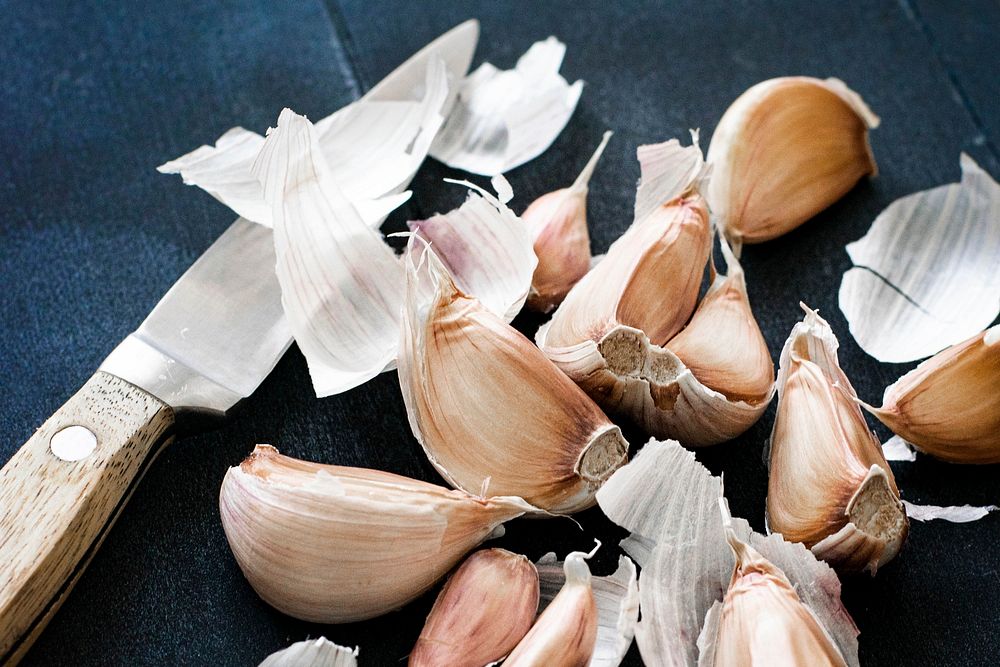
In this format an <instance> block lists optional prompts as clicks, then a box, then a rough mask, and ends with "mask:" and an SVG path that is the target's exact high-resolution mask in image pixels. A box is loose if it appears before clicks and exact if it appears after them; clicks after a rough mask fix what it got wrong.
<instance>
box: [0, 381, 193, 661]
mask: <svg viewBox="0 0 1000 667" xmlns="http://www.w3.org/2000/svg"><path fill="white" fill-rule="evenodd" d="M173 423H174V412H173V410H172V409H171V408H170V406H168V405H167V404H166V403H164V402H162V401H161V400H159V399H158V398H156V397H155V396H152V395H151V394H148V393H146V392H145V391H143V390H141V389H139V388H138V387H136V386H134V385H131V384H129V383H128V382H125V381H124V380H122V379H120V378H118V377H115V376H114V375H110V374H108V373H104V372H102V371H98V372H97V373H95V374H94V376H93V377H91V378H90V380H88V381H87V383H86V384H85V385H83V388H82V389H80V391H78V392H77V393H76V395H74V396H73V397H72V398H71V399H69V401H67V402H66V404H65V405H63V406H62V407H61V408H59V410H58V411H56V413H55V414H54V415H52V416H51V417H50V418H49V419H48V420H47V421H46V422H45V423H44V424H42V427H41V428H39V429H38V430H37V431H35V434H34V435H32V436H31V438H30V439H29V440H28V441H27V442H26V443H25V444H24V445H23V446H22V447H21V449H20V450H18V452H17V453H16V454H14V456H13V457H12V458H11V459H10V461H9V462H8V463H7V465H5V466H4V467H3V469H2V470H0V665H7V664H16V663H17V662H18V661H19V660H20V659H21V658H22V657H23V655H24V653H25V652H26V651H27V650H28V648H30V646H31V644H32V643H33V642H34V640H35V639H36V638H37V637H38V635H39V633H41V631H42V629H44V627H45V625H46V624H47V623H48V622H49V620H50V619H51V618H52V615H53V614H55V612H56V611H57V610H58V609H59V607H60V605H62V603H63V601H64V600H65V599H66V596H67V595H68V594H69V592H70V590H71V589H72V588H73V585H74V584H76V581H77V579H79V577H80V574H81V573H82V572H83V570H84V568H85V567H86V566H87V564H88V563H89V562H90V559H91V558H92V557H93V555H94V552H95V551H96V550H97V548H98V547H99V546H100V545H101V542H102V541H103V540H104V538H105V536H106V535H107V533H108V531H109V530H110V528H111V526H112V524H114V521H115V519H117V518H118V514H119V513H120V512H121V510H122V508H123V507H124V505H125V503H126V502H127V501H128V499H129V497H130V496H131V495H132V492H133V491H134V489H135V486H136V484H137V483H138V481H139V479H140V478H141V477H142V475H143V473H145V471H146V469H147V468H148V466H149V464H150V463H152V461H153V459H154V458H155V457H156V455H157V454H158V453H159V452H160V450H161V449H162V448H163V445H165V444H167V442H169V441H170V439H172V436H171V435H170V432H171V430H172V429H171V426H172V424H173Z"/></svg>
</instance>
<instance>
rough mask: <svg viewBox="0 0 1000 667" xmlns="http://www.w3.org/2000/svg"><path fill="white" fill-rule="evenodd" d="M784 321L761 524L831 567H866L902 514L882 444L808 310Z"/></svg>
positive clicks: (899, 535) (892, 551) (896, 541)
mask: <svg viewBox="0 0 1000 667" xmlns="http://www.w3.org/2000/svg"><path fill="white" fill-rule="evenodd" d="M803 308H804V309H805V311H806V316H805V318H804V320H803V321H802V322H800V323H798V324H796V325H795V327H793V329H792V332H791V335H790V336H789V338H788V340H787V341H786V343H785V347H784V349H783V350H782V355H781V362H780V369H779V372H778V411H777V415H776V416H775V421H774V427H773V430H772V433H771V439H770V453H769V459H770V460H769V468H770V474H769V478H768V497H767V516H768V525H769V527H770V529H771V530H774V531H777V532H780V533H781V534H782V535H784V536H785V537H786V538H787V539H790V540H792V541H796V542H802V543H804V544H805V545H806V546H808V547H810V548H811V549H812V550H813V552H814V553H815V554H816V555H817V557H819V558H823V559H824V560H827V561H828V562H830V563H831V564H833V565H834V566H835V567H837V568H838V569H842V570H845V571H859V570H862V569H868V570H870V571H871V572H872V574H874V573H875V571H876V570H877V568H878V567H880V566H882V565H884V564H885V563H886V562H888V561H889V560H891V559H892V558H893V557H894V556H895V555H896V553H897V552H898V551H899V549H900V547H901V546H902V543H903V540H904V539H905V537H906V533H907V528H908V523H907V520H906V513H905V511H904V509H903V506H902V504H901V503H900V502H899V490H898V489H897V487H896V483H895V480H894V478H893V475H892V471H891V469H890V468H889V465H888V464H887V463H886V461H885V457H884V456H883V454H882V448H881V445H880V444H879V442H878V440H877V439H876V438H875V435H874V434H873V433H872V432H871V430H869V428H868V425H867V424H866V423H865V419H864V416H863V414H862V412H861V409H860V407H859V406H858V400H857V395H856V394H855V393H854V388H853V387H852V386H851V383H850V381H849V380H848V379H847V377H846V375H844V373H843V371H842V370H841V369H840V366H839V363H838V361H837V347H838V343H837V340H836V337H835V336H834V335H833V331H832V330H831V329H830V326H829V324H827V323H826V321H825V320H823V319H822V318H821V317H820V316H819V315H818V314H817V313H816V312H815V311H812V310H809V309H808V308H805V306H803Z"/></svg>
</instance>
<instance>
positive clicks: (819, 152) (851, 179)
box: [708, 76, 879, 251]
mask: <svg viewBox="0 0 1000 667" xmlns="http://www.w3.org/2000/svg"><path fill="white" fill-rule="evenodd" d="M878 124H879V119H878V117H877V116H876V115H875V114H873V113H872V112H871V110H870V109H869V108H868V107H867V105H865V103H864V101H863V100H862V99H861V96H859V95H858V94H857V93H855V92H854V91H852V90H851V89H849V88H848V87H847V86H846V85H845V84H844V82H843V81H840V80H839V79H826V80H821V79H814V78H811V77H803V76H792V77H780V78H777V79H770V80H768V81H763V82H761V83H758V84H757V85H755V86H753V87H752V88H750V89H749V90H747V91H746V92H745V93H743V94H742V95H740V97H739V98H737V99H736V101H735V102H733V104H732V105H731V106H730V107H729V109H727V110H726V113H725V114H723V116H722V119H721V120H720V121H719V125H718V127H717V128H716V129H715V134H714V135H713V137H712V143H711V145H710V146H709V149H708V162H709V164H710V165H712V178H711V181H710V183H709V186H708V200H709V202H710V204H711V207H712V213H713V214H714V215H715V216H716V219H717V224H718V225H719V226H720V227H721V229H722V230H723V231H724V232H725V234H726V236H727V237H728V238H729V239H730V240H731V242H732V243H733V245H734V247H736V248H737V251H738V249H739V246H740V245H741V244H743V243H760V242H762V241H768V240H770V239H773V238H775V237H777V236H781V235H782V234H784V233H786V232H788V231H791V230H792V229H794V228H795V227H798V226H799V225H801V224H802V223H804V222H805V221H806V220H808V219H809V218H811V217H813V216H814V215H816V214H817V213H819V212H820V211H822V210H823V209H825V208H827V207H828V206H830V205H831V204H833V203H834V202H835V201H837V200H838V199H840V198H841V197H843V196H844V195H845V194H847V192H848V191H849V190H850V189H851V188H852V187H854V184H855V183H857V182H858V180H860V179H861V178H862V177H864V176H869V175H872V176H873V175H875V174H876V172H877V167H876V165H875V158H874V157H873V155H872V151H871V147H870V146H869V143H868V130H869V129H873V128H875V127H878Z"/></svg>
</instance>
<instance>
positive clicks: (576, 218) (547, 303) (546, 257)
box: [521, 132, 612, 313]
mask: <svg viewBox="0 0 1000 667" xmlns="http://www.w3.org/2000/svg"><path fill="white" fill-rule="evenodd" d="M611 134H612V133H611V132H605V133H604V138H603V139H602V140H601V143H600V145H599V146H598V147H597V150H596V151H594V154H593V155H592V156H591V158H590V161H589V162H587V165H586V166H585V167H584V169H583V171H582V172H580V175H579V176H578V177H577V179H576V181H575V182H574V183H573V185H572V186H570V187H568V188H563V189H561V190H556V191H555V192H549V193H548V194H544V195H542V196H541V197H539V198H538V199H536V200H535V201H533V202H532V203H531V205H530V206H528V208H527V209H526V210H525V211H524V213H523V214H522V215H521V219H522V220H523V221H524V222H525V223H526V224H527V225H528V226H529V227H530V229H531V233H532V236H533V238H534V249H535V254H536V255H537V256H538V266H537V267H536V268H535V273H534V275H533V276H532V278H531V293H530V294H529V295H528V304H527V305H528V307H529V308H531V309H532V310H536V311H538V312H541V313H548V312H550V311H552V310H553V309H554V308H555V307H556V306H558V305H559V304H560V303H562V300H563V299H564V298H565V297H566V293H567V292H569V290H570V288H571V287H573V285H575V284H576V283H577V281H578V280H580V278H582V277H583V276H584V275H585V274H586V273H587V271H588V270H590V233H589V232H588V231H587V191H588V186H589V183H590V178H591V176H592V175H593V173H594V168H595V167H596V166H597V161H598V160H599V159H600V157H601V154H602V153H604V147H605V146H607V144H608V140H609V139H611Z"/></svg>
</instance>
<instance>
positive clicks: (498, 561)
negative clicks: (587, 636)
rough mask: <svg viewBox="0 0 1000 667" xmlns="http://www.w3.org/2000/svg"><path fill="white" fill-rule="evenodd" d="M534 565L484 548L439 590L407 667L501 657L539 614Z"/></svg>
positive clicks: (462, 664) (477, 666)
mask: <svg viewBox="0 0 1000 667" xmlns="http://www.w3.org/2000/svg"><path fill="white" fill-rule="evenodd" d="M538 598H539V586H538V570H536V569H535V566H534V564H533V563H532V562H531V561H530V560H528V559H527V558H525V557H524V556H521V555H518V554H514V553H511V552H509V551H505V550H504V549H483V550H481V551H477V552H475V553H474V554H472V555H471V556H469V557H468V558H467V559H466V560H465V562H464V563H462V565H461V566H460V567H459V568H458V569H457V570H455V573H454V574H453V575H451V577H450V578H449V579H448V582H447V583H446V584H445V585H444V588H443V589H441V593H440V594H438V597H437V600H436V601H435V602H434V607H433V608H432V609H431V612H430V614H428V615H427V621H426V623H424V628H423V630H422V631H421V632H420V638H419V639H417V644H416V646H414V647H413V652H412V653H410V660H409V665H410V666H411V667H437V666H438V665H450V666H451V667H482V666H483V665H486V664H490V663H493V662H495V661H498V660H501V659H502V658H503V657H504V656H506V655H507V654H508V653H510V652H511V650H512V649H513V648H514V647H515V646H517V643H518V642H519V641H521V639H522V638H523V637H524V635H525V634H527V632H528V630H530V629H531V626H532V624H533V623H534V621H535V615H536V614H537V613H538Z"/></svg>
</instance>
